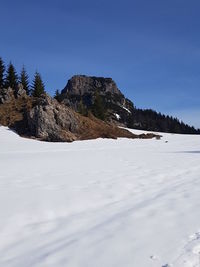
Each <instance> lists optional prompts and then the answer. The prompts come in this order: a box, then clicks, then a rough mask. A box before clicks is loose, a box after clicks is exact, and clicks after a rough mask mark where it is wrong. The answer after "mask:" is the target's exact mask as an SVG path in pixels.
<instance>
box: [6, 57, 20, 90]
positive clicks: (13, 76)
mask: <svg viewBox="0 0 200 267" xmlns="http://www.w3.org/2000/svg"><path fill="white" fill-rule="evenodd" d="M17 83H18V76H17V73H16V70H15V67H14V66H13V64H12V63H11V62H10V64H9V65H8V69H7V72H6V81H5V86H6V87H7V88H8V87H11V88H13V89H14V88H15V87H16V85H17Z"/></svg>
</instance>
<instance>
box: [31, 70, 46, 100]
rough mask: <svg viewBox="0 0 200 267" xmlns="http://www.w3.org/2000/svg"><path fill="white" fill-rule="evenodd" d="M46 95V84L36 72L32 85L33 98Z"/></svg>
mask: <svg viewBox="0 0 200 267" xmlns="http://www.w3.org/2000/svg"><path fill="white" fill-rule="evenodd" d="M44 93H45V87H44V83H43V81H42V78H41V75H40V74H39V73H38V72H37V71H36V73H35V76H34V80H33V85H32V96H34V97H40V96H41V95H42V94H44Z"/></svg>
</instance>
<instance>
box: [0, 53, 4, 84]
mask: <svg viewBox="0 0 200 267" xmlns="http://www.w3.org/2000/svg"><path fill="white" fill-rule="evenodd" d="M4 72H5V65H4V62H3V60H2V58H0V89H1V88H3V87H4Z"/></svg>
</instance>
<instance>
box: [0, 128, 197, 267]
mask: <svg viewBox="0 0 200 267" xmlns="http://www.w3.org/2000/svg"><path fill="white" fill-rule="evenodd" d="M133 132H134V133H136V134H138V131H133ZM139 134H140V132H139ZM166 142H167V143H166ZM0 147H1V149H0V163H1V173H0V192H1V194H0V210H1V220H0V235H1V242H0V266H3V267H17V266H20V267H27V266H32V267H50V266H56V267H63V266H69V267H83V266H87V267H94V266H95V267H102V266H104V267H111V266H115V267H122V266H125V267H133V266H134V267H135V266H138V267H147V266H148V267H161V266H175V267H191V266H198V258H199V255H198V253H199V251H200V249H199V248H200V241H199V240H200V239H199V236H200V233H199V229H200V222H199V218H200V209H199V202H200V179H199V173H200V165H199V155H200V154H199V151H200V143H199V136H191V135H173V134H163V138H162V139H161V140H155V139H153V140H139V139H134V140H130V139H119V140H118V141H115V140H110V139H98V140H90V141H82V142H73V143H68V144H66V143H62V144H61V143H47V142H41V141H36V140H30V139H24V138H21V137H19V136H18V135H17V134H15V133H14V132H12V131H10V130H9V129H7V128H5V127H0ZM167 264H172V265H167Z"/></svg>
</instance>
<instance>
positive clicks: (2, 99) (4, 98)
mask: <svg viewBox="0 0 200 267" xmlns="http://www.w3.org/2000/svg"><path fill="white" fill-rule="evenodd" d="M19 97H27V94H26V91H25V90H24V89H23V85H22V84H20V83H19V84H18V85H17V86H16V87H15V88H14V89H13V88H11V87H8V88H2V89H0V104H3V103H6V102H10V101H11V100H13V99H14V98H16V99H17V98H19Z"/></svg>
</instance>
